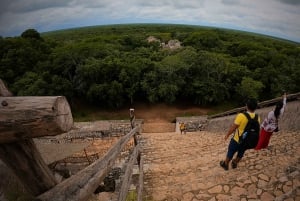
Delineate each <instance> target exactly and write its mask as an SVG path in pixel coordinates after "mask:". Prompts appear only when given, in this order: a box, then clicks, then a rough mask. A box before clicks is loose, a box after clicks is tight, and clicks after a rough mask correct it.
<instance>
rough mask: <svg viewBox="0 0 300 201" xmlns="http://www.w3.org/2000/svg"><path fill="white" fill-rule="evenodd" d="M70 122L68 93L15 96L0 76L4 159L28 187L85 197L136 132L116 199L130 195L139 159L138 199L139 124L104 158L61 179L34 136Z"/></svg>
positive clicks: (39, 194) (75, 199)
mask: <svg viewBox="0 0 300 201" xmlns="http://www.w3.org/2000/svg"><path fill="white" fill-rule="evenodd" d="M72 125H73V118H72V113H71V110H70V107H69V104H68V102H67V100H66V99H65V97H63V96H54V97H52V96H49V97H13V96H12V94H11V93H10V92H9V90H7V88H6V87H5V85H4V83H3V82H2V80H1V79H0V158H1V160H2V161H3V162H4V163H6V165H7V166H8V167H9V168H10V169H11V170H12V171H13V172H14V173H15V174H16V175H17V177H18V178H19V180H20V181H21V182H22V184H23V186H24V187H25V188H26V189H27V191H28V192H29V193H31V194H32V195H33V196H35V197H36V198H35V200H39V201H53V200H55V201H85V200H87V199H88V198H89V197H90V196H91V194H92V193H94V192H95V190H96V189H97V187H98V186H99V184H100V183H101V182H102V181H103V180H104V178H105V176H106V175H107V174H108V173H109V172H110V170H111V169H112V167H113V165H114V162H115V160H116V159H117V157H118V155H119V154H120V153H121V151H122V150H123V148H124V147H125V146H126V144H127V142H128V141H129V140H130V139H132V137H133V138H134V144H135V147H134V150H133V152H132V154H131V158H130V160H129V162H128V165H127V168H126V171H125V175H124V177H123V180H122V185H121V190H120V192H119V196H118V201H124V200H126V196H127V192H128V189H129V186H130V181H131V175H132V169H133V164H134V163H135V161H137V163H138V165H139V170H140V171H139V173H140V174H139V177H140V178H139V184H138V200H139V201H141V200H142V192H143V163H142V161H143V160H142V158H141V154H140V145H139V144H138V139H137V134H138V133H139V131H140V126H137V127H135V128H133V129H132V130H131V131H130V132H129V133H128V134H126V135H125V136H123V137H122V138H121V139H120V140H119V141H118V142H117V143H116V144H115V145H114V146H113V147H111V148H110V150H109V151H108V153H107V154H106V155H105V156H104V157H103V158H101V159H98V160H97V161H95V162H93V163H92V164H90V165H89V166H88V167H86V168H85V169H83V170H81V171H80V172H78V173H77V174H75V175H73V176H71V177H70V178H68V179H66V180H64V181H63V182H61V183H58V184H57V181H56V179H55V178H54V176H53V174H52V172H51V171H50V169H49V168H48V166H47V165H46V163H45V162H44V160H43V158H42V156H41V155H40V153H39V151H38V149H37V147H36V145H35V143H34V142H33V139H32V138H34V137H42V136H49V135H52V136H53V135H58V134H61V133H64V132H67V131H70V129H72Z"/></svg>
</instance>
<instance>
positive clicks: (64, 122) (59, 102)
mask: <svg viewBox="0 0 300 201" xmlns="http://www.w3.org/2000/svg"><path fill="white" fill-rule="evenodd" d="M52 109H53V110H54V111H57V117H56V122H57V125H58V126H59V127H60V129H61V131H63V132H67V131H69V130H70V129H71V128H72V127H73V117H72V112H71V109H70V106H69V104H68V101H67V100H66V98H65V97H64V96H60V97H58V98H57V99H56V102H55V104H54V106H53V108H52Z"/></svg>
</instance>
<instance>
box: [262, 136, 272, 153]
mask: <svg viewBox="0 0 300 201" xmlns="http://www.w3.org/2000/svg"><path fill="white" fill-rule="evenodd" d="M271 136H272V133H270V132H266V137H265V141H264V143H263V145H262V149H265V148H267V147H268V145H269V142H270V139H271Z"/></svg>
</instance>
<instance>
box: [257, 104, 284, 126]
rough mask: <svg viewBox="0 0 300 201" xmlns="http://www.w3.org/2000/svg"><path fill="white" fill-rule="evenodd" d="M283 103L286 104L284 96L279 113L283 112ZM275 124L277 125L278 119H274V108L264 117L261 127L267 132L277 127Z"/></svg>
mask: <svg viewBox="0 0 300 201" xmlns="http://www.w3.org/2000/svg"><path fill="white" fill-rule="evenodd" d="M285 105H286V98H283V106H282V108H281V109H280V115H282V114H283V112H284V108H285ZM280 115H279V117H280ZM279 117H278V118H279ZM277 126H278V119H276V117H275V114H274V110H272V111H270V112H269V113H268V116H267V118H265V119H264V121H263V122H262V124H261V128H263V129H264V130H265V131H267V132H273V131H274V130H275V129H276V128H277Z"/></svg>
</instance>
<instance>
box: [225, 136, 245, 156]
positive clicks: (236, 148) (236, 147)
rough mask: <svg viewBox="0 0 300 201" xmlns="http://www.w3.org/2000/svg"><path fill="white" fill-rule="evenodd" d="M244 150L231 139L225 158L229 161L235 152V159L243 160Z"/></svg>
mask: <svg viewBox="0 0 300 201" xmlns="http://www.w3.org/2000/svg"><path fill="white" fill-rule="evenodd" d="M245 151H246V150H245V149H244V148H243V147H241V146H240V144H239V143H237V142H236V141H235V140H234V139H233V138H231V140H230V143H229V145H228V151H227V157H228V158H229V159H232V158H233V155H234V154H235V153H236V152H237V157H239V158H243V156H244V153H245Z"/></svg>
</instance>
